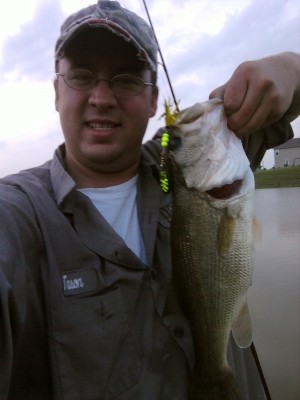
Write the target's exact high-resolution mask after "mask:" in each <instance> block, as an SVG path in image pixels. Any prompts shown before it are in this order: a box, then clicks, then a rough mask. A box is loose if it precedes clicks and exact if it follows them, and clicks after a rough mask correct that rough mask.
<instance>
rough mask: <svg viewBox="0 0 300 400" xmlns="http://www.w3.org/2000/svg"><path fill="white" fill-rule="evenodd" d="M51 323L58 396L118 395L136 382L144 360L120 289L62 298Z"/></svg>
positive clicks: (86, 398) (87, 398)
mask: <svg viewBox="0 0 300 400" xmlns="http://www.w3.org/2000/svg"><path fill="white" fill-rule="evenodd" d="M52 321H53V341H54V347H55V353H56V359H57V369H58V375H59V376H58V379H59V381H60V386H61V387H62V397H60V396H59V398H62V399H64V400H79V399H80V400H82V399H84V400H94V399H95V400H96V399H97V400H100V399H101V400H102V399H103V400H110V399H117V398H118V396H119V395H121V394H122V393H124V392H125V391H126V390H127V389H129V388H130V387H133V386H134V385H135V384H137V382H138V381H139V378H140V374H141V371H142V362H141V359H140V357H139V355H138V351H137V348H136V345H135V343H134V340H133V337H132V336H131V335H130V332H129V328H128V323H127V318H126V314H125V311H124V309H123V306H122V299H121V295H120V293H119V290H118V288H115V289H113V290H111V291H110V292H107V293H105V294H102V295H97V296H93V297H85V298H80V297H77V296H72V297H69V298H67V297H66V298H65V299H64V303H63V304H62V307H61V308H60V309H55V310H52ZM112 337H113V340H112V339H111V338H112Z"/></svg>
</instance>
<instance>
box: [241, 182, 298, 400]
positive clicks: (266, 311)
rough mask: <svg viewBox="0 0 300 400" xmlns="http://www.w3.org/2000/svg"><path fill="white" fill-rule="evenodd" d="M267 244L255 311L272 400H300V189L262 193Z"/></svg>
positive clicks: (260, 252)
mask: <svg viewBox="0 0 300 400" xmlns="http://www.w3.org/2000/svg"><path fill="white" fill-rule="evenodd" d="M255 214H256V217H257V220H258V222H259V225H260V227H261V230H262V238H261V240H260V241H259V243H258V244H257V246H256V249H255V271H254V278H253V285H252V287H251V289H250V290H249V305H250V312H251V316H252V321H253V330H254V344H255V347H256V350H257V352H258V355H259V359H260V363H261V365H262V369H263V372H264V375H265V378H266V381H267V384H268V387H269V390H270V393H271V397H272V400H298V399H300V188H291V189H259V190H256V199H255Z"/></svg>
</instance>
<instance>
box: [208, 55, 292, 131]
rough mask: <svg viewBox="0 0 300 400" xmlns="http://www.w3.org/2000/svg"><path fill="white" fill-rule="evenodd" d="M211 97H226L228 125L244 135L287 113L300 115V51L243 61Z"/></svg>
mask: <svg viewBox="0 0 300 400" xmlns="http://www.w3.org/2000/svg"><path fill="white" fill-rule="evenodd" d="M209 97H210V98H214V97H221V98H223V100H224V108H225V112H226V114H227V116H228V127H229V128H230V129H231V130H233V131H234V132H235V133H236V135H237V136H239V137H244V136H247V135H250V134H251V133H253V132H255V131H256V130H258V129H260V128H263V127H266V126H268V125H270V124H272V123H274V122H276V121H278V120H279V119H280V118H282V117H283V115H286V116H287V117H288V118H289V120H290V121H292V120H293V119H295V118H296V117H297V116H298V115H299V114H300V54H296V53H281V54H278V55H275V56H271V57H267V58H263V59H261V60H256V61H247V62H244V63H242V64H241V65H240V66H239V67H238V68H237V69H236V70H235V71H234V73H233V75H232V77H231V78H230V79H229V81H228V82H227V83H226V84H225V85H223V86H220V87H219V88H217V89H215V90H214V91H213V92H212V93H211V94H210V96H209Z"/></svg>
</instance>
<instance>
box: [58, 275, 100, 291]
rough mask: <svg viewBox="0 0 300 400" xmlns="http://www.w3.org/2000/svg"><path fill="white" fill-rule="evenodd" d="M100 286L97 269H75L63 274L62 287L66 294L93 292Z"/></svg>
mask: <svg viewBox="0 0 300 400" xmlns="http://www.w3.org/2000/svg"><path fill="white" fill-rule="evenodd" d="M98 286H99V277H98V273H97V271H96V270H95V269H88V270H85V271H73V272H69V273H67V274H63V275H62V287H63V291H64V293H65V295H66V296H72V295H75V294H82V293H88V292H93V291H95V290H97V288H98Z"/></svg>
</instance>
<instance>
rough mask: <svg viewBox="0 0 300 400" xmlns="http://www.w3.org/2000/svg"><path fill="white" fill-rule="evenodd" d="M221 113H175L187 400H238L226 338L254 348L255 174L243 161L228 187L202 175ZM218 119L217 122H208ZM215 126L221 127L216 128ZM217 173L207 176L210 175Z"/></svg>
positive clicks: (176, 253)
mask: <svg viewBox="0 0 300 400" xmlns="http://www.w3.org/2000/svg"><path fill="white" fill-rule="evenodd" d="M220 107H221V111H220ZM222 107H223V106H222V104H219V103H218V102H216V103H214V102H213V103H211V102H207V103H204V104H201V105H197V107H196V108H195V109H194V110H191V111H188V112H186V111H183V112H182V113H179V115H178V117H177V121H175V126H174V128H173V131H174V132H175V133H174V135H177V136H178V135H179V137H180V139H181V144H180V145H179V146H178V147H176V148H174V149H173V150H172V153H171V160H172V161H171V162H172V164H173V168H172V170H173V183H172V186H173V196H174V200H173V217H172V248H173V260H174V261H173V264H174V274H175V279H176V282H177V285H178V291H179V294H180V301H181V304H182V307H183V309H184V311H185V313H186V316H187V318H188V320H189V322H190V325H191V330H192V335H193V339H194V346H195V355H196V364H195V370H194V374H193V377H192V381H191V387H190V397H189V400H201V399H205V400H220V399H224V400H241V399H242V396H241V394H240V392H239V388H238V385H237V383H236V381H235V378H234V376H233V373H232V371H231V369H230V367H229V365H228V363H227V346H228V340H229V335H230V331H231V330H233V333H234V334H235V337H236V341H237V342H238V344H239V345H240V346H241V347H247V346H249V345H250V344H251V340H252V332H251V324H250V321H249V314H248V308H247V305H246V293H247V290H248V288H249V286H250V284H251V280H252V269H253V259H252V256H253V238H252V222H253V194H254V179H253V174H252V172H251V170H250V168H249V166H247V163H248V161H245V162H244V167H243V168H242V171H241V170H239V171H238V172H237V171H231V172H232V173H228V174H227V176H228V179H229V180H228V181H226V174H225V175H224V176H225V180H223V182H220V181H219V177H218V176H217V175H218V172H217V175H216V179H213V180H210V178H209V176H207V175H205V174H204V175H203V174H202V172H203V171H200V169H203V165H205V166H206V168H207V169H209V168H210V167H211V165H209V158H210V154H209V152H210V151H211V150H205V146H206V144H207V143H208V138H207V136H214V135H216V136H218V132H217V131H219V130H220V129H223V130H225V131H226V129H227V125H226V118H225V116H224V114H222ZM216 112H217V113H219V117H218V118H217V119H216V120H215V115H212V117H211V118H210V114H213V113H216ZM220 119H221V120H222V121H221V122H222V123H221V125H220V124H219V122H218V123H217V122H216V121H219V120H220ZM224 121H225V123H224ZM223 134H224V135H225V136H226V135H228V134H231V135H233V133H232V132H230V133H229V132H224V133H222V135H223ZM222 135H221V136H222ZM234 140H235V139H234ZM201 143H202V144H203V146H202V144H201ZM202 147H203V148H202ZM238 147H239V146H238ZM199 148H200V149H199ZM213 148H214V146H211V147H210V149H213ZM240 149H241V150H242V148H241V147H240ZM242 151H243V150H242ZM201 152H203V154H202V155H201V154H200V158H199V157H198V156H199V153H201ZM194 153H198V155H197V154H194ZM225 153H226V151H225ZM201 157H202V159H201ZM241 157H244V154H241ZM212 158H214V157H213V156H212ZM221 158H222V157H220V162H221V163H222V160H221ZM237 158H238V157H237ZM203 159H204V160H203ZM207 159H208V161H207ZM216 164H218V163H216ZM219 167H220V166H219V165H217V167H216V169H218V168H219ZM227 167H228V166H227ZM221 169H222V166H221ZM237 169H239V166H237ZM233 170H234V169H233ZM214 173H215V169H214V168H212V170H211V175H214ZM199 176H200V178H199V179H198V177H199ZM203 176H204V178H203ZM222 179H223V178H222ZM236 179H242V184H241V186H240V188H239V189H238V191H237V193H236V194H234V195H232V196H230V197H228V198H226V199H221V200H220V199H214V198H213V197H211V196H210V195H208V194H207V193H206V191H207V190H209V189H211V188H212V187H213V185H214V181H218V184H219V186H220V185H221V183H223V184H230V183H231V182H234V181H236Z"/></svg>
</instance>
